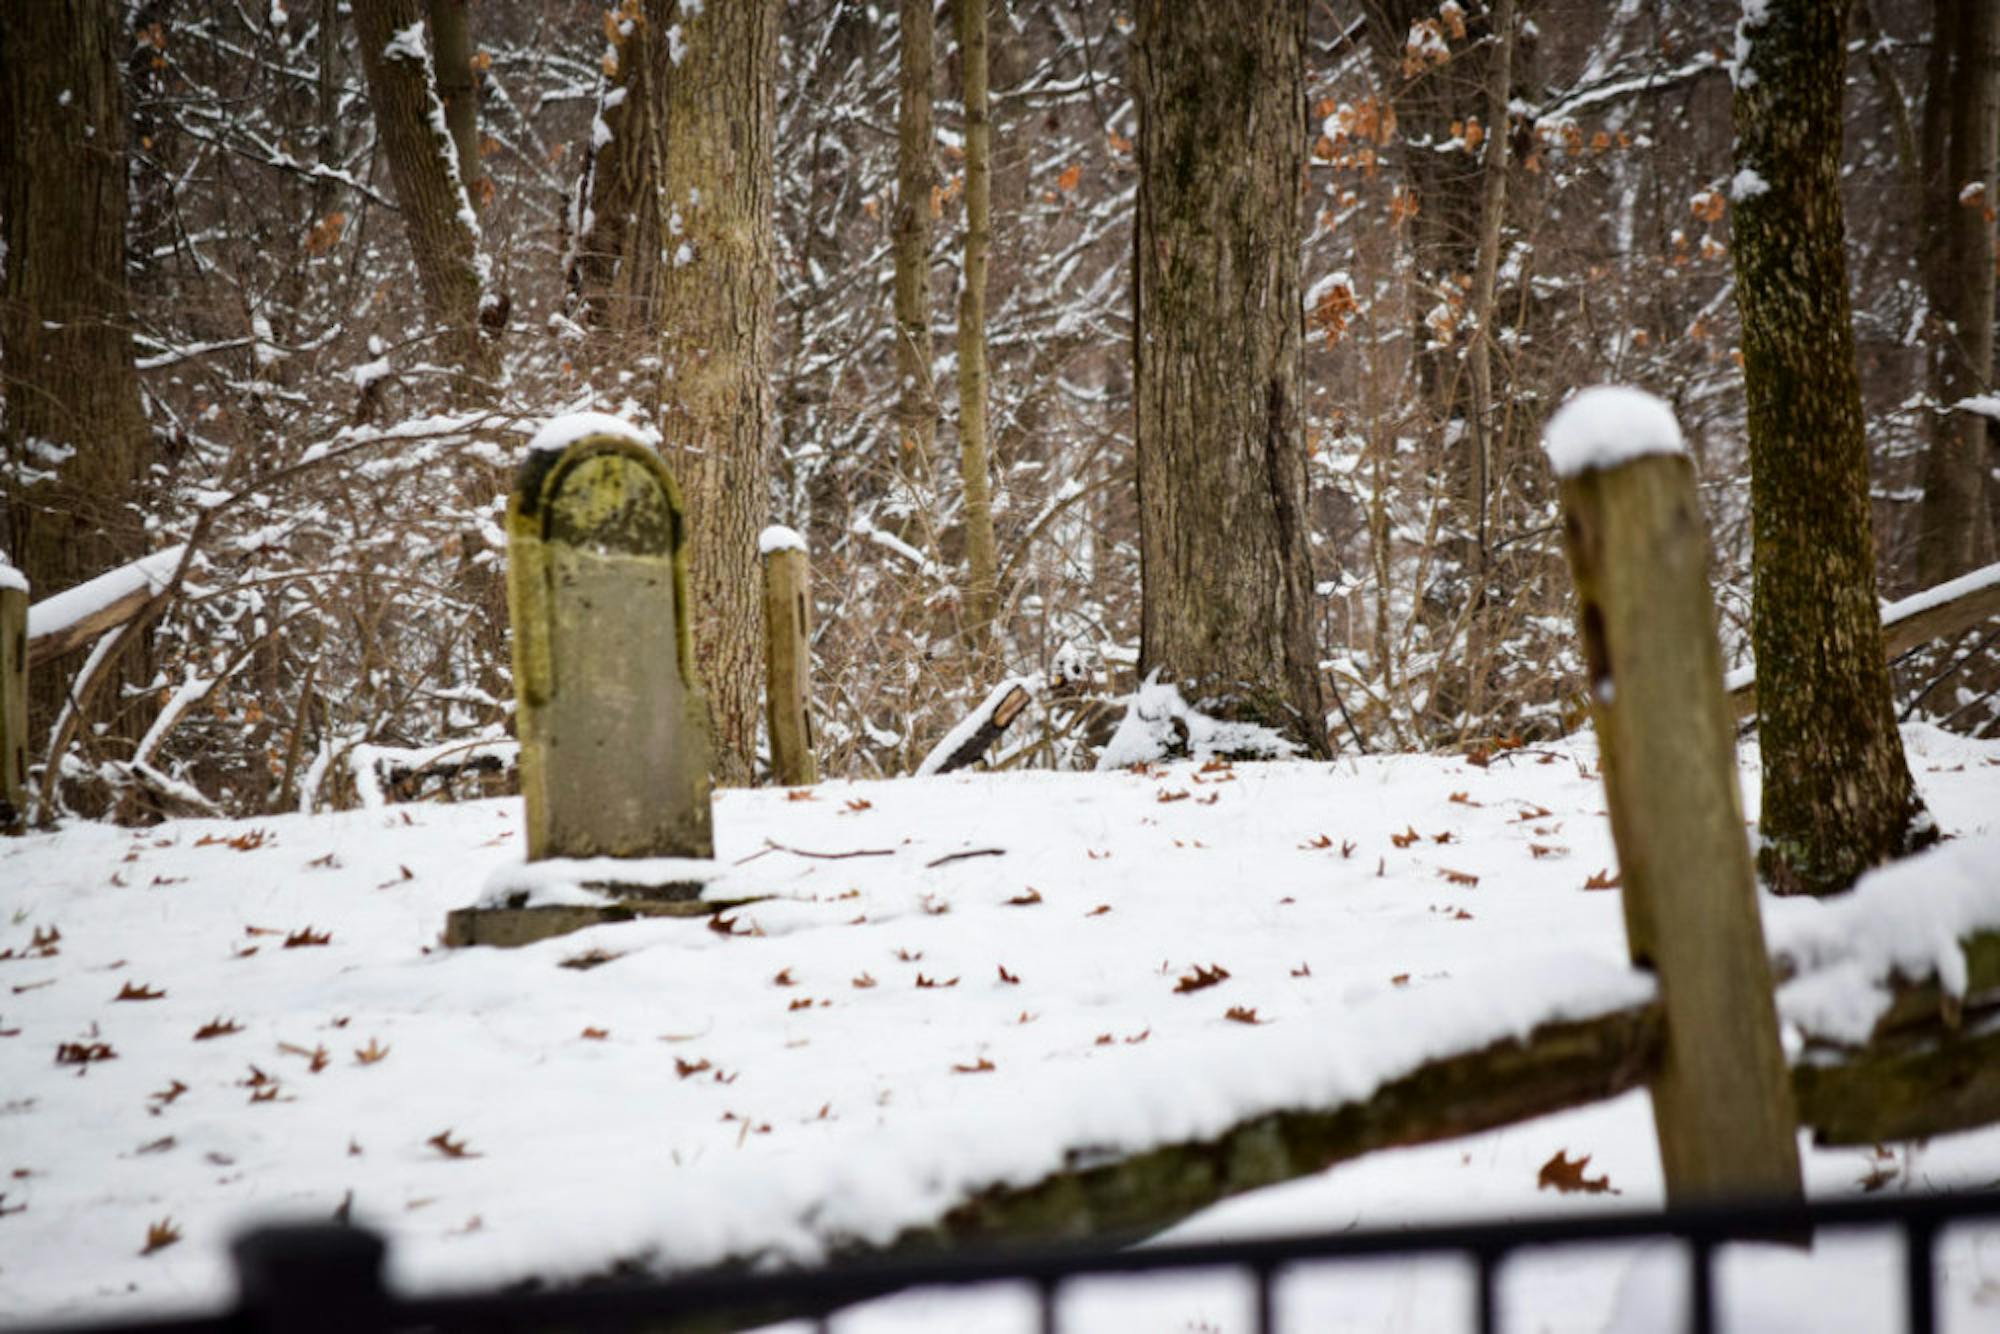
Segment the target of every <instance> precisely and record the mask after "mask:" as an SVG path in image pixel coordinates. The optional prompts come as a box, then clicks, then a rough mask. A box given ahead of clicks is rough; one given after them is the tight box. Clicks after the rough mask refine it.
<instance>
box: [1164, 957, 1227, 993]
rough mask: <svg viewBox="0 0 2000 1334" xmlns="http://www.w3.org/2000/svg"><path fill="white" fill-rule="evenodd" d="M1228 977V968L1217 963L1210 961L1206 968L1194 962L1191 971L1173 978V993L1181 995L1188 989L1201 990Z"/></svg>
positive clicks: (1188, 990)
mask: <svg viewBox="0 0 2000 1334" xmlns="http://www.w3.org/2000/svg"><path fill="white" fill-rule="evenodd" d="M1228 977H1229V970H1228V969H1227V968H1224V967H1223V966H1222V965H1221V964H1219V963H1212V964H1210V965H1209V966H1208V967H1206V968H1203V967H1202V966H1201V965H1200V964H1196V965H1195V966H1194V971H1193V972H1192V973H1188V974H1185V975H1183V976H1182V977H1180V978H1178V979H1176V980H1175V982H1174V994H1175V995H1181V994H1183V993H1186V992H1190V991H1202V990H1204V989H1206V988H1208V987H1212V986H1215V985H1216V984H1217V983H1219V982H1222V981H1225V980H1226V979H1227V978H1228Z"/></svg>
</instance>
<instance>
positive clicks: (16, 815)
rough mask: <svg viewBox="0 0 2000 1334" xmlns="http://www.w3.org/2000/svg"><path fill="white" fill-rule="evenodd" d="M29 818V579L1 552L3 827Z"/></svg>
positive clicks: (0, 799) (0, 767)
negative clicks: (8, 561) (9, 562)
mask: <svg viewBox="0 0 2000 1334" xmlns="http://www.w3.org/2000/svg"><path fill="white" fill-rule="evenodd" d="M27 817H28V581H27V579H26V578H25V577H23V576H22V574H21V572H20V571H19V570H16V569H15V568H14V567H13V566H12V565H9V564H8V563H7V558H6V557H5V556H0V829H12V828H14V827H15V826H17V825H19V824H20V823H21V822H22V821H23V820H25V819H27Z"/></svg>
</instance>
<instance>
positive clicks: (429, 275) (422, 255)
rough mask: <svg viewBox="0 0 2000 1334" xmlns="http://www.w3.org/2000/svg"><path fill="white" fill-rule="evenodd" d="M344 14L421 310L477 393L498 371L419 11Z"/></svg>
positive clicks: (480, 270)
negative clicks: (350, 17) (350, 21)
mask: <svg viewBox="0 0 2000 1334" xmlns="http://www.w3.org/2000/svg"><path fill="white" fill-rule="evenodd" d="M353 12H354V34H355V38H356V40H357V41H358V42H359V43H360V46H361V66H362V69H363V70H364V71H365V72H366V73H367V76H368V100H369V103H370V104H371V105H372V106H373V108H374V111H375V128H376V132H377V134H378V135H379V136H380V138H381V141H382V147H383V150H384V152H385V153H386V154H387V156H388V159H389V176H390V179H392V180H393V181H394V182H395V184H396V204H397V207H398V208H399V209H400V210H401V211H402V214H403V229H404V231H405V232H406V233H407V235H408V236H409V239H410V252H411V255H412V257H413V258H414V259H415V260H416V265H417V281H418V284H419V285H420V286H421V287H422V288H423V294H424V308H425V311H426V312H427V313H428V314H429V316H430V318H431V319H432V320H433V321H434V322H435V323H436V324H438V325H439V326H441V327H442V329H443V330H444V339H445V341H444V347H445V349H446V350H447V355H448V357H449V359H450V361H451V362H452V363H454V364H456V365H457V366H458V367H459V368H460V369H461V370H462V371H463V372H464V373H465V375H466V376H467V377H468V378H469V380H470V381H471V382H472V383H471V384H470V385H468V386H466V387H467V389H468V390H470V391H472V392H477V389H478V386H480V385H483V384H487V383H490V382H491V380H492V379H493V376H494V373H495V371H496V370H497V369H498V366H499V357H498V349H497V347H496V345H495V344H494V343H493V341H492V340H490V339H488V338H486V337H484V336H482V334H481V333H480V328H479V319H480V316H481V314H482V313H484V309H485V308H484V307H483V306H482V304H481V303H482V298H483V297H484V296H485V291H484V289H485V279H486V263H485V258H484V256H482V255H481V254H480V253H479V224H478V222H477V221H476V220H475V219H474V216H473V212H472V204H471V200H470V199H469V197H468V196H467V195H466V192H465V185H464V182H463V181H462V180H461V179H460V176H459V171H458V162H457V152H456V150H455V149H454V147H453V145H452V141H451V136H450V134H449V133H447V132H445V130H444V128H443V127H444V107H443V104H442V103H440V102H439V100H438V95H437V90H436V88H435V87H434V86H433V75H432V72H431V58H430V55H429V48H428V47H427V46H426V45H425V44H424V20H423V11H422V9H421V7H420V6H419V3H418V0H354V5H353ZM495 309H499V308H498V307H495Z"/></svg>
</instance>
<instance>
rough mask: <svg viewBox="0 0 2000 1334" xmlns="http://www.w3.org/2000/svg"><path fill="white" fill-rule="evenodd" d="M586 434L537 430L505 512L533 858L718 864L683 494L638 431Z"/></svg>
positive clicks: (601, 427) (601, 425)
mask: <svg viewBox="0 0 2000 1334" xmlns="http://www.w3.org/2000/svg"><path fill="white" fill-rule="evenodd" d="M590 425H591V427H593V428H594V429H589V431H588V433H587V434H582V435H581V436H580V437H579V438H577V439H575V440H573V441H571V442H569V443H567V444H564V445H561V447H560V448H557V447H555V445H556V444H557V443H559V442H560V441H561V440H562V436H561V434H559V433H557V434H554V435H553V436H552V434H551V432H548V431H545V432H544V433H543V434H542V435H541V436H539V437H537V440H538V442H540V443H541V447H539V448H535V449H531V450H530V451H529V454H528V458H527V460H526V462H524V463H523V464H522V465H521V470H520V475H519V476H518V478H517V479H516V481H515V485H514V495H513V499H512V501H511V503H510V504H509V506H508V512H507V604H508V609H509V612H510V614H511V616H512V619H513V624H514V688H515V695H516V699H517V701H518V702H517V706H516V708H517V714H516V721H517V725H518V726H519V729H520V736H521V789H522V794H523V796H525V797H526V799H527V806H528V860H530V861H539V860H541V859H542V858H545V857H707V856H710V855H712V854H713V852H714V845H713V838H712V835H711V833H710V823H709V777H708V757H709V747H708V730H707V729H708V724H707V721H706V713H705V709H704V705H703V701H702V697H701V688H700V686H699V685H698V684H697V683H696V680H695V673H694V649H693V641H692V639H691V638H690V634H691V627H690V625H689V619H688V595H687V564H686V552H685V544H686V528H685V524H684V521H683V517H682V513H681V503H680V495H679V492H678V491H677V489H676V488H675V486H674V480H673V478H672V476H671V475H669V474H668V472H667V468H666V465H665V464H664V463H662V462H661V461H660V457H659V455H658V454H656V453H654V452H653V450H652V449H650V448H648V447H647V446H646V445H645V444H644V443H643V442H642V441H640V440H639V439H638V438H637V437H636V436H633V435H630V434H623V433H619V432H618V431H616V430H615V429H607V428H608V427H609V426H610V425H611V419H600V420H597V421H594V422H591V423H590Z"/></svg>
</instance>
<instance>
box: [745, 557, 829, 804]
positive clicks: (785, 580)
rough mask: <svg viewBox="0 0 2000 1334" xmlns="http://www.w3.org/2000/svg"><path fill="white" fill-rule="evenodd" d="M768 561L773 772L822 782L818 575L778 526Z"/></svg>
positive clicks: (787, 780)
mask: <svg viewBox="0 0 2000 1334" xmlns="http://www.w3.org/2000/svg"><path fill="white" fill-rule="evenodd" d="M757 549H758V550H759V551H761V552H762V553H763V556H764V718H765V722H766V724H767V725H768V726H769V728H770V731H771V771H772V773H773V774H774V775H775V776H776V778H777V781H778V782H780V783H782V784H784V785H785V786H787V787H803V786H805V785H806V784H808V783H817V782H818V781H819V762H818V760H817V759H815V758H814V756H813V734H812V715H811V702H812V572H811V566H810V565H809V563H808V560H807V556H806V544H805V540H804V539H803V538H801V537H800V536H799V535H798V534H797V533H795V532H793V531H792V530H791V529H789V528H783V527H778V526H776V525H773V526H772V527H769V528H766V529H765V530H764V532H763V535H762V536H761V537H760V538H759V539H758V541H757Z"/></svg>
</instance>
